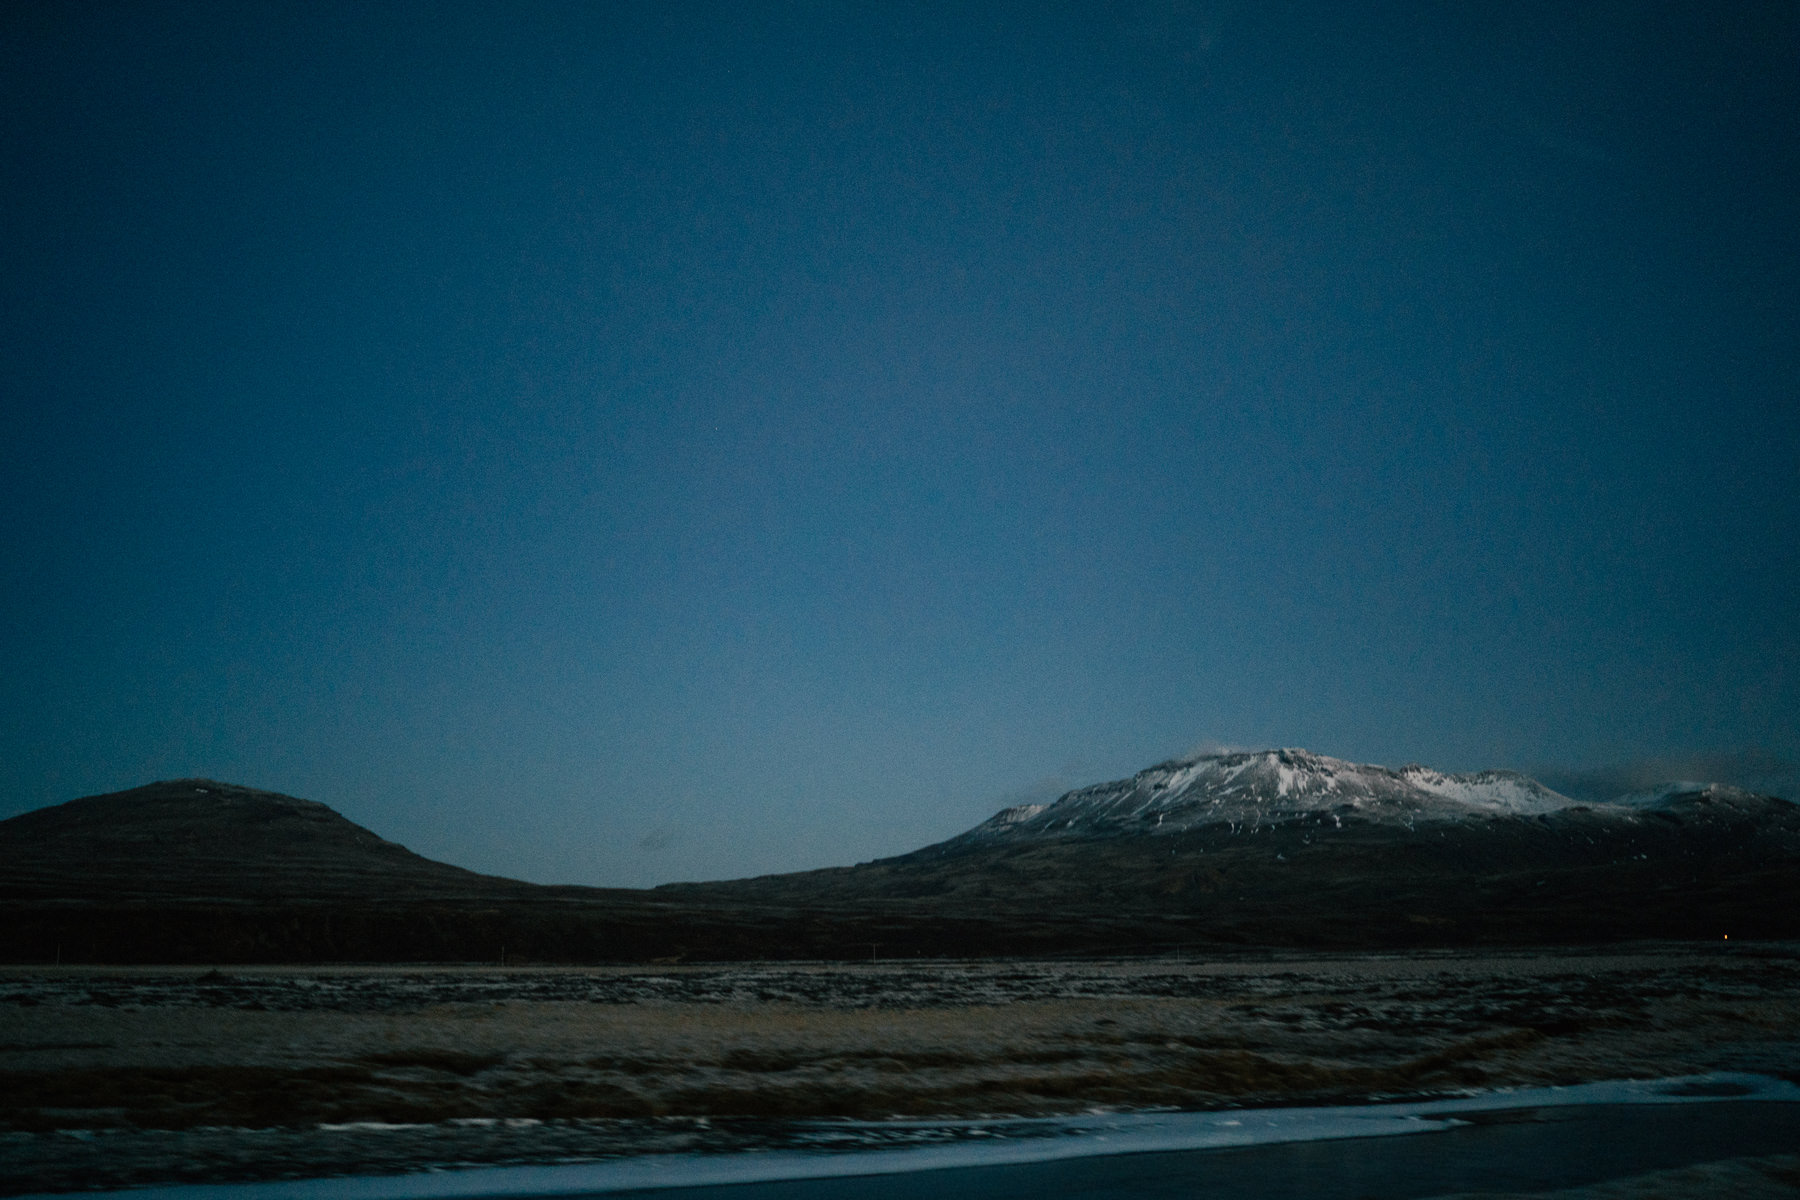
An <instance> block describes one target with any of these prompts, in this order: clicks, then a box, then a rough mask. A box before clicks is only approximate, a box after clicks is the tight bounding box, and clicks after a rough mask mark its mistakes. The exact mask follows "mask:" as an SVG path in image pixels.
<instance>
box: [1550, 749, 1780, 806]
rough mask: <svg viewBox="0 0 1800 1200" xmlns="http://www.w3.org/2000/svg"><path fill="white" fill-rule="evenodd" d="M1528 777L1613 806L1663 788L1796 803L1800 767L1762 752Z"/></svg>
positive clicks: (1554, 771)
mask: <svg viewBox="0 0 1800 1200" xmlns="http://www.w3.org/2000/svg"><path fill="white" fill-rule="evenodd" d="M1531 774H1532V775H1533V776H1534V777H1535V778H1536V779H1537V780H1538V782H1540V783H1542V784H1544V786H1546V787H1550V788H1554V789H1555V790H1557V791H1559V792H1561V793H1562V794H1563V795H1565V796H1568V797H1570V798H1571V799H1574V800H1587V801H1604V800H1612V799H1614V798H1616V797H1619V796H1624V795H1628V794H1630V793H1632V792H1643V791H1648V790H1650V789H1651V788H1654V787H1656V786H1658V785H1660V784H1665V783H1724V784H1729V785H1731V786H1732V787H1740V788H1743V789H1745V790H1746V791H1751V792H1761V793H1764V794H1765V795H1770V796H1780V797H1781V798H1782V799H1784V800H1794V801H1795V802H1796V803H1800V763H1795V762H1790V761H1788V760H1787V759H1784V758H1780V757H1778V756H1776V755H1774V754H1771V753H1769V752H1768V751H1766V750H1739V751H1733V752H1725V753H1718V754H1695V755H1688V756H1686V757H1680V758H1643V759H1638V760H1636V761H1634V762H1626V763H1619V764H1617V765H1615V766H1609V767H1597V768H1592V769H1565V768H1558V767H1544V768H1540V769H1538V770H1536V771H1533V772H1531Z"/></svg>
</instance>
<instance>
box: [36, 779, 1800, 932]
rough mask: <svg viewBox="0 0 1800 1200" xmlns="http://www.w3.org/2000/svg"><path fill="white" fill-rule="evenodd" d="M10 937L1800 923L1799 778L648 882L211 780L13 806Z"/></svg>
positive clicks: (1768, 928)
mask: <svg viewBox="0 0 1800 1200" xmlns="http://www.w3.org/2000/svg"><path fill="white" fill-rule="evenodd" d="M0 862H3V863H4V864H5V869H4V874H3V875H0V916H3V917H4V920H3V921H0V961H8V962H21V963H22V962H53V961H62V962H65V963H77V962H103V963H156V962H166V963H221V964H223V963H256V962H264V963H279V962H294V963H305V962H497V961H500V960H502V959H503V958H504V959H505V960H507V961H511V962H517V963H525V962H540V963H582V962H594V963H600V962H645V961H655V960H689V961H698V960H747V959H857V958H861V959H867V958H870V957H884V958H886V957H912V956H920V957H937V956H946V957H985V956H1030V955H1045V954H1050V955H1084V954H1122V953H1123V954H1137V953H1145V954H1148V953H1161V952H1167V951H1171V950H1179V949H1183V948H1187V949H1198V948H1202V947H1211V948H1229V947H1295V948H1302V947H1304V948H1322V949H1323V948H1330V949H1378V948H1390V947H1412V946H1443V947H1456V946H1480V945H1557V944H1563V945H1567V944H1582V943H1600V942H1609V941H1618V940H1624V939H1706V940H1714V941H1718V940H1723V939H1725V938H1727V937H1730V938H1735V939H1739V940H1744V939H1770V938H1790V937H1794V936H1797V935H1800V806H1796V805H1794V804H1791V803H1788V802H1787V801H1784V800H1779V799H1775V798H1771V797H1757V796H1749V795H1746V794H1744V793H1730V794H1718V793H1708V792H1696V793H1694V794H1692V795H1690V796H1683V797H1678V798H1677V800H1676V801H1675V802H1673V803H1670V804H1665V805H1664V806H1662V807H1661V808H1660V809H1659V810H1658V811H1657V812H1655V813H1654V814H1651V815H1650V816H1649V817H1647V818H1646V819H1644V820H1642V821H1638V822H1635V823H1632V824H1630V825H1629V826H1626V825H1622V824H1621V823H1620V822H1617V821H1611V820H1605V819H1602V818H1601V817H1600V816H1598V815H1597V814H1596V813H1595V812H1594V811H1592V810H1590V809H1587V808H1583V807H1579V806H1578V807H1573V808H1570V809H1567V810H1564V811H1560V812H1556V813H1552V814H1548V815H1541V814H1540V815H1536V816H1498V817H1488V818H1484V819H1482V820H1480V821H1472V822H1467V823H1462V824H1450V825H1437V826H1420V827H1419V828H1418V829H1416V830H1415V829H1409V828H1405V827H1396V826H1394V825H1391V824H1382V823H1378V822H1368V821H1360V820H1357V819H1355V818H1348V819H1339V820H1333V821H1330V822H1327V821H1326V820H1325V819H1324V817H1323V816H1321V815H1319V814H1314V815H1311V816H1306V817H1299V818H1294V819H1289V820H1282V821H1278V822H1276V823H1274V824H1272V825H1266V826H1263V827H1261V828H1260V829H1257V830H1255V831H1254V832H1246V831H1244V830H1242V829H1241V828H1233V827H1230V826H1227V825H1224V824H1220V825H1215V826H1204V827H1201V828H1197V829H1193V830H1189V831H1186V832H1182V833H1178V834H1172V835H1163V836H1154V837H1153V836H1133V837H1120V836H1110V837H1068V838H1060V839H1042V840H1024V841H1016V842H998V843H996V842H984V841H982V840H980V839H970V838H959V839H954V840H952V841H951V842H947V843H943V844H941V845H939V846H934V847H927V848H925V849H923V850H920V851H916V852H914V853H912V854H907V855H903V856H900V857H897V858H891V859H884V860H879V861H876V862H872V863H864V864H860V865H857V866H853V867H844V868H834V869H829V870H822V871H808V872H800V873H796V874H789V875H774V876H764V877H760V878H754V879H744V880H734V881H728V882H718V883H693V884H675V885H667V886H664V887H659V888H652V889H647V890H633V889H609V888H583V887H546V886H539V885H534V884H529V883H523V882H520V881H517V880H510V879H503V878H498V877H495V876H488V875H480V874H476V873H474V872H471V871H466V870H463V869H462V868H459V867H454V866H450V865H448V864H444V863H439V862H434V861H432V860H430V859H426V858H423V857H421V856H419V855H417V854H414V853H412V852H411V851H409V850H407V849H406V848H404V847H402V846H399V845H397V844H395V843H392V842H388V841H385V840H384V839H382V838H380V837H379V836H377V835H376V834H374V833H372V832H370V831H369V830H367V829H364V828H362V827H361V826H359V825H356V824H354V823H353V822H351V821H349V820H346V819H345V818H344V817H342V816H340V815H339V814H337V813H336V812H334V811H333V810H332V809H330V808H328V807H327V806H325V805H323V804H318V803H315V802H312V801H307V800H299V799H295V798H293V797H290V796H282V795H278V794H275V793H271V792H262V791H257V790H254V789H251V788H245V787H239V786H235V785H230V784H223V783H217V782H213V781H208V780H180V781H173V782H165V783H155V784H150V785H148V786H146V787H141V788H135V789H132V790H130V791H125V792H117V793H113V794H109V795H104V796H90V797H86V798H84V799H80V800H74V801H70V802H69V803H67V804H62V805H57V806H54V807H51V808H45V809H39V810H36V811H34V812H29V813H25V814H23V815H21V816H18V817H14V818H11V819H10V820H7V821H3V822H0Z"/></svg>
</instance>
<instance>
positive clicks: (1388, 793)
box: [958, 749, 1576, 841]
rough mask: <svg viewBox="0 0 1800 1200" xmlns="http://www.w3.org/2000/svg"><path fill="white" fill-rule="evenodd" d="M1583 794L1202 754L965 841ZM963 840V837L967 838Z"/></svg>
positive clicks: (1028, 808)
mask: <svg viewBox="0 0 1800 1200" xmlns="http://www.w3.org/2000/svg"><path fill="white" fill-rule="evenodd" d="M1575 804H1576V801H1574V800H1571V799H1569V798H1568V797H1567V796H1563V795H1560V794H1558V793H1556V792H1553V791H1551V790H1550V789H1549V788H1547V787H1545V786H1544V785H1543V784H1541V783H1538V782H1537V781H1536V780H1534V779H1530V778H1527V777H1526V776H1524V775H1520V774H1518V773H1516V772H1513V771H1480V772H1476V773H1474V774H1469V775H1454V774H1449V773H1446V772H1443V771H1436V770H1433V769H1432V768H1430V767H1423V766H1418V765H1412V766H1406V767H1402V768H1400V769H1399V770H1393V769H1391V768H1388V767H1382V766H1374V765H1370V764H1366V763H1352V762H1346V761H1344V760H1343V759H1337V758H1331V757H1328V756H1326V755H1323V754H1314V753H1312V752H1310V751H1307V750H1298V749H1282V750H1260V751H1254V752H1234V753H1226V754H1201V755H1196V756H1193V757H1190V758H1185V759H1176V760H1173V761H1170V762H1165V763H1159V764H1158V765H1156V766H1154V767H1150V768H1148V769H1147V770H1143V771H1139V772H1138V773H1137V774H1136V775H1133V776H1132V777H1131V778H1130V779H1122V780H1117V781H1115V782H1112V783H1102V784H1097V785H1095V786H1093V787H1087V788H1081V789H1079V790H1077V791H1073V792H1070V793H1068V794H1067V795H1065V796H1063V797H1062V798H1061V799H1059V800H1057V801H1056V802H1055V803H1053V804H1047V805H1042V804H1027V805H1019V806H1016V807H1013V808H1008V809H1005V810H1004V811H1002V812H1000V813H998V814H996V815H995V816H994V817H992V818H990V819H989V820H988V821H986V822H984V823H983V824H981V825H979V826H977V827H976V828H974V829H972V830H970V831H969V832H968V833H966V834H964V835H963V838H968V839H973V840H981V841H986V840H995V839H1004V840H1008V841H1010V840H1014V839H1018V838H1031V837H1040V836H1051V837H1062V836H1091V835H1099V834H1109V833H1155V834H1164V833H1178V832H1181V831H1183V830H1187V829H1194V828H1198V827H1200V826H1203V825H1217V824H1225V825H1229V826H1231V827H1233V828H1239V829H1248V830H1255V829H1258V828H1261V827H1264V826H1267V825H1273V824H1275V823H1277V822H1280V821H1285V820H1292V819H1294V818H1297V817H1305V816H1309V815H1314V816H1319V817H1324V816H1330V817H1331V818H1332V819H1333V821H1334V822H1335V823H1337V824H1341V823H1342V821H1343V820H1344V819H1345V818H1347V817H1348V818H1355V819H1360V820H1364V821H1375V822H1380V823H1386V824H1403V825H1408V826H1412V825H1416V824H1418V823H1420V822H1431V821H1449V820H1468V819H1475V818H1482V817H1492V816H1515V817H1516V816H1535V815H1538V814H1541V813H1549V812H1555V811H1557V810H1559V809H1563V808H1570V807H1573V806H1574V805H1575ZM958 840H961V839H958Z"/></svg>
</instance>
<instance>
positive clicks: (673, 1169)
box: [88, 1074, 1800, 1200]
mask: <svg viewBox="0 0 1800 1200" xmlns="http://www.w3.org/2000/svg"><path fill="white" fill-rule="evenodd" d="M962 1124H963V1126H964V1130H963V1132H964V1133H965V1134H966V1136H963V1137H960V1138H959V1139H957V1140H955V1141H951V1142H948V1143H943V1142H940V1143H938V1144H932V1145H924V1146H919V1147H915V1148H901V1149H877V1150H869V1149H858V1148H855V1147H857V1145H858V1143H859V1141H860V1139H859V1137H858V1130H859V1128H863V1127H861V1126H858V1125H857V1124H856V1123H851V1122H845V1123H841V1124H836V1125H831V1126H829V1127H822V1128H828V1129H830V1130H835V1131H836V1134H837V1139H836V1140H837V1144H839V1145H842V1146H843V1147H845V1148H844V1149H841V1150H832V1149H828V1148H821V1149H819V1150H815V1151H810V1152H802V1151H768V1152H760V1153H744V1154H696V1155H661V1156H646V1157H640V1158H624V1159H614V1160H610V1161H602V1162H592V1163H577V1164H569V1165H561V1166H540V1167H510V1168H479V1169H470V1170H459V1171H439V1172H427V1173H418V1174H410V1175H390V1176H364V1177H353V1178H342V1177H340V1178H333V1179H320V1180H294V1181H281V1182H271V1183H261V1184H235V1185H217V1186H209V1185H184V1186H173V1187H153V1188H140V1189H133V1190H131V1191H129V1192H117V1193H88V1194H89V1195H115V1196H120V1197H123V1196H130V1197H133V1198H134V1200H223V1198H224V1197H226V1196H230V1197H233V1198H234V1200H235V1198H239V1197H241V1198H243V1200H325V1198H326V1197H344V1198H346V1200H437V1198H449V1197H459V1198H461V1197H468V1198H475V1197H494V1198H499V1197H526V1196H583V1195H606V1196H612V1197H624V1196H630V1195H633V1194H640V1195H654V1196H657V1197H659V1198H660V1200H676V1198H678V1197H684V1198H694V1200H698V1198H699V1197H701V1196H706V1197H711V1198H713V1200H774V1198H775V1197H795V1198H805V1200H835V1198H837V1197H846V1198H847V1197H852V1196H854V1197H871V1198H874V1200H914V1198H918V1200H924V1198H927V1197H929V1198H930V1200H953V1198H963V1197H967V1198H970V1200H975V1198H979V1200H1000V1198H1002V1197H1007V1198H1010V1197H1018V1198H1020V1200H1025V1198H1030V1200H1042V1198H1043V1197H1046V1196H1082V1197H1095V1198H1098V1197H1113V1196H1117V1197H1125V1196H1132V1197H1145V1196H1151V1197H1154V1196H1193V1195H1205V1196H1207V1197H1208V1198H1209V1200H1214V1198H1216V1200H1235V1198H1239V1197H1242V1198H1244V1200H1250V1198H1253V1197H1254V1198H1262V1197H1277V1196H1293V1195H1305V1196H1310V1197H1319V1198H1321V1200H1330V1198H1333V1197H1344V1198H1346V1200H1350V1198H1355V1197H1364V1196H1380V1197H1391V1198H1401V1197H1428V1196H1438V1195H1445V1194H1449V1193H1454V1192H1463V1191H1474V1190H1482V1191H1538V1190H1543V1189H1546V1188H1552V1187H1570V1186H1578V1185H1582V1184H1587V1183H1593V1182H1597V1181H1601V1180H1606V1179H1613V1178H1618V1177H1622V1176H1626V1175H1633V1174H1640V1173H1643V1172H1648V1171H1654V1170H1660V1169H1667V1168H1671V1167H1681V1166H1687V1165H1690V1164H1693V1163H1701V1162H1711V1161H1716V1160H1720V1159H1728V1158H1738V1157H1746V1156H1757V1155H1770V1154H1792V1153H1795V1152H1796V1151H1800V1087H1796V1086H1795V1085H1794V1084H1792V1083H1789V1082H1786V1081H1783V1080H1779V1079H1772V1078H1768V1077H1765V1076H1756V1075H1724V1074H1721V1075H1709V1076H1695V1077H1689V1078H1684V1079H1677V1080H1662V1081H1637V1082H1620V1083H1599V1084H1587V1085H1582V1086H1578V1087H1569V1088H1530V1089H1519V1090H1516V1091H1510V1092H1498V1093H1489V1094H1485V1095H1479V1096H1470V1097H1466V1098H1460V1099H1453V1100H1439V1101H1431V1102H1425V1103H1409V1104H1382V1105H1361V1106H1349V1107H1337V1108H1277V1109H1239V1110H1234V1111H1227V1112H1204V1113H1176V1112H1169V1113H1131V1114H1093V1115H1090V1116H1084V1117H1075V1118H1056V1119H1048V1120H1021V1121H988V1122H966V1123H962ZM880 1127H881V1128H882V1129H883V1130H884V1131H887V1132H890V1133H891V1132H892V1131H893V1130H894V1128H895V1126H894V1124H893V1123H881V1126H880ZM921 1127H922V1128H923V1127H924V1126H923V1125H922V1126H921ZM933 1127H934V1128H940V1129H941V1128H942V1126H941V1124H939V1125H936V1126H933ZM868 1128H870V1129H871V1130H872V1129H873V1128H874V1127H873V1126H870V1127H868ZM831 1144H832V1143H831V1140H830V1139H821V1145H822V1147H823V1146H829V1145H831Z"/></svg>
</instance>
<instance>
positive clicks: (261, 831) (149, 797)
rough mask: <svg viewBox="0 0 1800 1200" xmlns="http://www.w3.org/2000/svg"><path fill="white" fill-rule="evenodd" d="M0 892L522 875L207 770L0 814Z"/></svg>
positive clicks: (271, 891) (453, 885) (393, 886)
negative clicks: (407, 842)
mask: <svg viewBox="0 0 1800 1200" xmlns="http://www.w3.org/2000/svg"><path fill="white" fill-rule="evenodd" d="M0 863H4V864H5V871H4V873H3V874H0V896H33V897H44V898H51V897H65V898H93V897H96V896H105V897H106V898H108V899H111V900H128V899H144V898H169V897H182V898H194V899H198V898H206V897H229V898H237V899H250V898H281V897H306V898H312V899H320V898H327V897H341V896H385V897H395V896H400V895H407V896H430V895H466V894H470V893H479V894H493V895H497V896H504V895H512V894H516V893H517V891H518V889H519V888H521V887H528V886H529V885H526V884H520V883H516V882H514V881H512V880H506V879H497V878H494V877H493V876H487V875H478V874H476V873H475V872H473V871H465V870H464V869H463V868H461V867H453V866H450V865H449V864H447V863H440V862H434V861H432V860H431V859H428V858H423V857H421V856H420V855H417V854H414V853H413V852H412V851H411V850H408V849H407V848H406V847H404V846H400V845H397V844H395V843H393V842H390V841H387V840H385V839H383V838H381V837H379V836H377V835H376V834H374V833H372V832H370V831H369V830H367V829H364V828H363V827H362V826H360V825H357V824H356V823H354V822H352V821H350V820H348V819H346V818H344V817H343V816H340V815H339V814H338V813H337V812H335V811H334V810H332V809H331V808H329V807H328V806H326V805H323V804H320V803H318V802H316V801H313V800H300V799H297V798H295V797H293V796H284V795H281V794H280V793H277V792H264V791H258V790H256V789H254V788H247V787H239V786H237V785H235V784H228V783H218V782H215V781H213V780H210V779H178V780H172V781H167V782H161V783H152V784H148V785H146V786H144V787H139V788H132V789H130V790H129V791H123V792H112V793H108V794H106V795H100V796H84V797H82V798H81V799H79V800H71V801H69V802H68V803H66V804H58V805H54V806H52V807H49V808H40V809H36V810H34V811H32V812H28V813H23V814H21V815H19V816H16V817H12V818H10V819H8V820H5V821H0Z"/></svg>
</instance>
